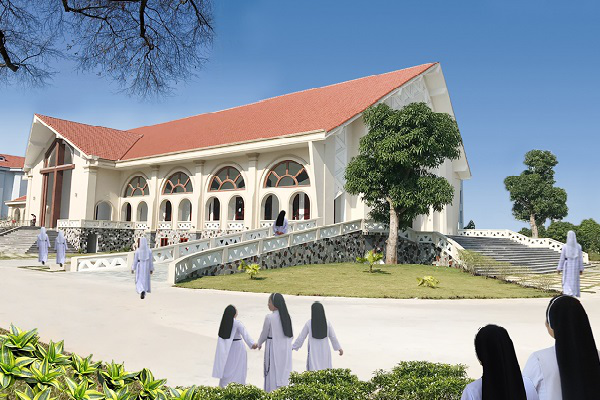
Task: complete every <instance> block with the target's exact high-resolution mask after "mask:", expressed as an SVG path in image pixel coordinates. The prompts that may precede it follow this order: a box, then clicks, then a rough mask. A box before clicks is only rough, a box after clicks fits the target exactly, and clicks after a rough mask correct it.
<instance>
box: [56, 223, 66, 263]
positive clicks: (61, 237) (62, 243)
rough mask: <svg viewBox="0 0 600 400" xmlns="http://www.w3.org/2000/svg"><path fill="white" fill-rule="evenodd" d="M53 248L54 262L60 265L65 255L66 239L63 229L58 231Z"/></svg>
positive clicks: (63, 261)
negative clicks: (54, 252) (54, 253)
mask: <svg viewBox="0 0 600 400" xmlns="http://www.w3.org/2000/svg"><path fill="white" fill-rule="evenodd" d="M54 249H55V250H56V263H57V264H59V265H60V266H61V267H62V266H63V264H64V263H65V259H66V257H67V239H65V234H64V233H63V231H58V236H57V237H56V240H55V241H54Z"/></svg>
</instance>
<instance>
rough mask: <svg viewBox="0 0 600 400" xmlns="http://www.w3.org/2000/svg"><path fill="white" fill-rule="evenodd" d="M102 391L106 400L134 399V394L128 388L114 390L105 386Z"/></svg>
mask: <svg viewBox="0 0 600 400" xmlns="http://www.w3.org/2000/svg"><path fill="white" fill-rule="evenodd" d="M102 390H103V392H104V396H105V399H106V400H129V399H131V398H132V397H133V394H131V393H129V390H128V389H127V388H126V387H122V388H121V389H119V390H112V389H111V388H109V387H108V386H106V384H104V385H103V386H102Z"/></svg>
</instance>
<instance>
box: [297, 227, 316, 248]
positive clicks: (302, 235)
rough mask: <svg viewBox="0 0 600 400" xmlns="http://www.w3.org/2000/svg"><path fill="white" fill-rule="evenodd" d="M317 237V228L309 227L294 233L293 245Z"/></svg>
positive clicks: (310, 240)
mask: <svg viewBox="0 0 600 400" xmlns="http://www.w3.org/2000/svg"><path fill="white" fill-rule="evenodd" d="M316 239H317V229H308V230H304V231H300V232H294V233H292V245H293V246H294V245H298V244H302V243H308V242H312V241H314V240H316Z"/></svg>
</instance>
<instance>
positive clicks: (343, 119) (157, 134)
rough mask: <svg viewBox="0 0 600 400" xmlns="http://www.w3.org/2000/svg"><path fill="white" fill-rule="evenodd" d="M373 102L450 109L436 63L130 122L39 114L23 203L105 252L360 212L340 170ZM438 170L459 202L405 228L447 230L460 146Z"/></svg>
mask: <svg viewBox="0 0 600 400" xmlns="http://www.w3.org/2000/svg"><path fill="white" fill-rule="evenodd" d="M379 102H385V103H387V104H388V105H390V106H391V107H393V108H396V109H399V108H401V107H403V106H405V105H407V104H409V103H412V102H425V103H426V104H428V105H429V106H430V107H431V108H432V109H433V110H434V111H436V112H445V113H449V114H450V115H452V116H453V111H452V105H451V103H450V97H449V94H448V90H447V88H446V83H445V80H444V76H443V74H442V68H441V66H440V64H438V63H432V64H425V65H420V66H416V67H412V68H407V69H403V70H399V71H394V72H390V73H386V74H381V75H374V76H368V77H365V78H361V79H356V80H352V81H348V82H343V83H339V84H335V85H330V86H325V87H321V88H315V89H309V90H305V91H301V92H296V93H291V94H288V95H284V96H278V97H274V98H270V99H266V100H263V101H259V102H257V103H253V104H249V105H245V106H240V107H235V108H231V109H227V110H223V111H218V112H212V113H206V114H200V115H196V116H192V117H189V118H184V119H179V120H175V121H169V122H165V123H161V124H157V125H152V126H143V127H139V128H135V129H129V130H117V129H112V128H107V127H101V126H91V125H86V124H83V123H78V122H72V121H66V120H62V119H58V118H53V117H49V116H44V115H37V114H36V115H35V116H34V118H33V123H32V127H31V133H30V137H29V143H28V146H27V153H26V157H25V171H26V172H27V179H28V182H29V185H28V193H27V200H26V211H25V212H26V213H28V214H30V213H33V214H39V218H38V224H39V225H43V226H46V227H48V228H55V227H60V228H61V229H64V230H65V231H66V232H67V237H68V239H69V240H70V241H71V242H72V243H74V245H75V246H81V247H83V246H85V243H84V242H85V237H86V236H89V235H90V234H92V235H94V237H95V238H96V239H95V240H97V241H98V244H99V247H98V250H102V251H104V250H114V249H118V247H119V246H122V244H123V243H130V244H132V245H133V246H135V242H136V238H137V237H139V236H141V235H147V236H149V237H150V238H151V240H152V241H154V243H155V244H156V245H167V244H173V243H177V242H181V241H187V240H192V239H196V238H201V237H210V236H214V235H218V234H220V233H224V232H234V231H240V230H247V229H254V228H258V227H261V226H267V225H270V224H271V223H272V221H273V220H274V219H275V218H276V216H277V214H278V213H279V211H280V210H285V211H286V212H287V216H288V218H289V219H290V220H306V219H317V220H318V221H319V223H320V224H332V223H335V222H342V221H349V220H353V219H359V218H366V217H367V214H368V211H369V210H368V207H366V205H365V204H364V203H363V202H362V201H361V200H360V199H359V197H358V196H351V195H348V194H347V193H345V191H344V183H345V182H344V172H345V168H346V165H347V163H348V161H349V160H350V159H351V158H352V157H353V156H355V155H356V154H357V153H358V143H359V140H360V138H361V137H362V136H364V135H365V134H366V133H367V129H366V126H365V124H364V122H363V120H362V112H363V111H364V110H365V109H367V108H368V107H369V106H371V105H373V104H376V103H379ZM436 173H438V174H439V175H441V176H444V177H446V178H447V179H448V181H449V182H450V183H451V184H452V185H453V186H454V188H455V199H454V201H453V203H452V204H450V205H448V206H447V207H446V208H445V209H444V210H443V211H441V212H432V213H430V215H428V216H422V217H418V218H417V219H415V221H414V223H413V228H415V229H417V230H421V231H423V230H432V231H439V232H442V233H445V234H453V233H456V231H457V229H459V227H462V212H461V210H462V181H463V180H464V179H468V178H469V177H470V176H471V175H470V170H469V166H468V163H467V160H466V157H465V154H464V151H463V152H462V156H461V157H460V159H458V160H454V161H451V160H447V161H446V162H445V163H444V164H443V165H441V166H440V168H439V169H438V170H437V171H436ZM82 238H83V239H82Z"/></svg>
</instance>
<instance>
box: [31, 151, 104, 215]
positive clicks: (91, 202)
mask: <svg viewBox="0 0 600 400" xmlns="http://www.w3.org/2000/svg"><path fill="white" fill-rule="evenodd" d="M83 174H84V177H85V182H86V183H87V187H86V188H85V189H84V191H83V193H82V197H83V199H82V200H81V202H80V204H83V205H84V207H85V208H84V210H83V211H82V210H78V212H76V214H79V215H78V216H77V217H76V218H75V219H94V212H95V208H96V178H97V174H98V166H97V165H94V164H91V162H90V161H88V164H86V165H84V167H83ZM42 195H43V194H42Z"/></svg>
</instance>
